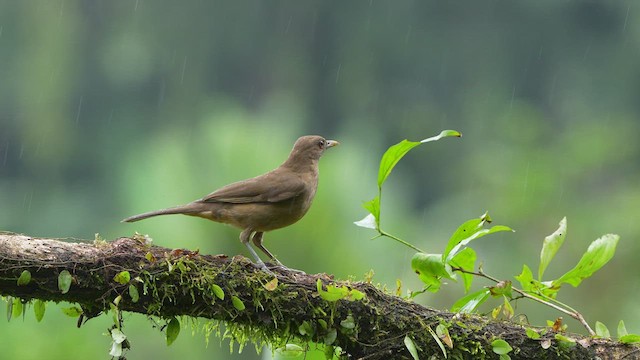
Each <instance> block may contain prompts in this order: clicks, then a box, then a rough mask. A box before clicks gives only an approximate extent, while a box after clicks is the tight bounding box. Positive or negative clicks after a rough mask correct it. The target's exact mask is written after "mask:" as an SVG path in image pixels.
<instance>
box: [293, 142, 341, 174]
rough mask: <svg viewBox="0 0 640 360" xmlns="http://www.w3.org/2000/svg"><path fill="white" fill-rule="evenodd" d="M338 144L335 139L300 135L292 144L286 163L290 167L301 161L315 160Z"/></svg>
mask: <svg viewBox="0 0 640 360" xmlns="http://www.w3.org/2000/svg"><path fill="white" fill-rule="evenodd" d="M339 144H340V143H339V142H337V141H335V140H327V139H325V138H323V137H322V136H318V135H307V136H302V137H300V138H299V139H298V140H296V143H295V144H294V145H293V150H291V154H290V155H289V159H287V161H286V163H288V165H289V166H291V167H297V165H301V164H299V163H301V162H302V163H306V162H308V161H309V160H311V161H312V162H313V161H317V160H318V159H320V157H321V156H322V154H323V153H324V151H325V150H327V149H328V148H331V147H334V146H336V145H339Z"/></svg>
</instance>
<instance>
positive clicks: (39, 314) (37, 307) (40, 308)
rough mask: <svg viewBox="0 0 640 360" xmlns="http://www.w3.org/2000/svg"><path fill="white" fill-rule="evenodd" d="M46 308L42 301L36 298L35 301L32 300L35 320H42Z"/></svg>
mask: <svg viewBox="0 0 640 360" xmlns="http://www.w3.org/2000/svg"><path fill="white" fill-rule="evenodd" d="M46 310H47V305H46V303H45V302H44V301H42V300H40V299H36V301H34V302H33V312H34V313H35V315H36V320H37V321H38V322H40V321H42V319H43V318H44V313H45V311H46Z"/></svg>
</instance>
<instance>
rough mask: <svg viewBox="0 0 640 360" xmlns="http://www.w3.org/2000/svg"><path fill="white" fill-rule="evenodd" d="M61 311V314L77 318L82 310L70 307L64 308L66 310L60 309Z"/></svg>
mask: <svg viewBox="0 0 640 360" xmlns="http://www.w3.org/2000/svg"><path fill="white" fill-rule="evenodd" d="M60 310H62V312H63V313H64V314H65V315H67V316H70V317H78V316H80V315H81V314H82V309H81V308H79V307H78V306H71V307H66V308H62V309H60Z"/></svg>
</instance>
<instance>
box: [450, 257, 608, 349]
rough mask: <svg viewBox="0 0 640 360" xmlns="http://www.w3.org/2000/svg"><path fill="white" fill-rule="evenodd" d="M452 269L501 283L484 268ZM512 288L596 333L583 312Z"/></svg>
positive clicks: (513, 288)
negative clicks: (470, 269) (475, 269)
mask: <svg viewBox="0 0 640 360" xmlns="http://www.w3.org/2000/svg"><path fill="white" fill-rule="evenodd" d="M451 269H452V270H453V271H459V272H461V273H465V274H470V275H476V276H479V277H482V278H485V279H488V280H491V281H493V282H495V283H499V282H500V280H498V279H496V278H494V277H493V276H491V275H488V274H485V273H484V272H483V271H482V270H479V271H477V272H476V271H469V270H465V269H463V268H459V267H451ZM511 289H512V290H513V291H515V292H517V293H518V294H520V295H521V296H522V297H525V298H527V299H531V300H534V301H537V302H539V303H541V304H544V305H547V306H549V307H551V308H553V309H556V310H558V311H560V312H561V313H564V314H567V315H569V316H571V317H572V318H574V319H576V320H578V321H579V322H580V323H581V324H582V326H584V327H585V328H586V329H587V331H588V332H589V335H591V336H594V335H596V333H595V331H593V329H591V327H590V326H589V324H588V323H587V322H586V320H585V319H584V317H583V316H582V314H580V313H579V312H577V311H575V310H573V309H571V310H573V311H571V310H568V309H565V308H563V307H562V306H560V305H557V304H554V303H552V302H550V301H547V300H544V299H541V298H539V297H536V296H533V295H531V294H529V293H528V292H526V291H524V290H521V289H518V288H517V287H515V286H511ZM563 305H564V304H563ZM567 307H569V306H567Z"/></svg>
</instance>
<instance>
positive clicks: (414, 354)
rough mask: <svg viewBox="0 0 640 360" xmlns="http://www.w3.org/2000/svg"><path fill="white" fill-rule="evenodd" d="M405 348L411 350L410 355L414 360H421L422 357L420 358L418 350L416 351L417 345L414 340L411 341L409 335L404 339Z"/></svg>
mask: <svg viewBox="0 0 640 360" xmlns="http://www.w3.org/2000/svg"><path fill="white" fill-rule="evenodd" d="M404 346H406V347H407V350H409V353H410V354H411V356H412V357H413V360H420V357H419V356H418V349H416V344H415V343H414V342H413V340H411V338H410V337H409V335H407V336H405V337H404Z"/></svg>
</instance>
